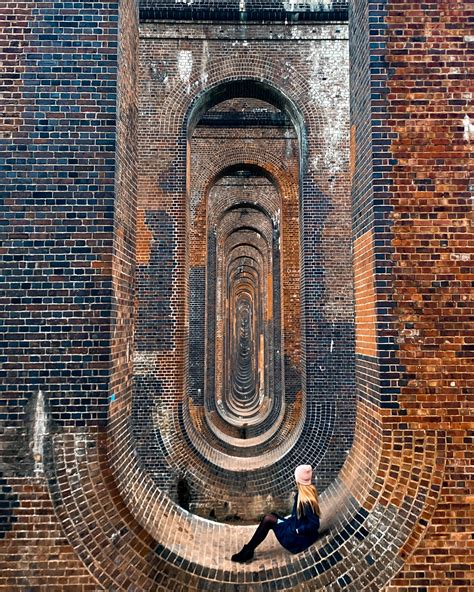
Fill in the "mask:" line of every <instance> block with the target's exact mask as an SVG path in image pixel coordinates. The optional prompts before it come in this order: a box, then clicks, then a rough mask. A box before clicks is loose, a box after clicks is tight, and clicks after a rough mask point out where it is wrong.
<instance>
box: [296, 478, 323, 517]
mask: <svg viewBox="0 0 474 592" xmlns="http://www.w3.org/2000/svg"><path fill="white" fill-rule="evenodd" d="M296 485H297V487H298V505H297V507H296V512H297V514H298V518H301V516H302V515H303V514H304V513H305V512H304V506H305V504H308V505H309V506H311V508H312V509H313V512H314V513H315V514H316V515H317V516H319V515H320V510H319V501H318V491H317V489H316V487H315V486H314V485H301V483H296Z"/></svg>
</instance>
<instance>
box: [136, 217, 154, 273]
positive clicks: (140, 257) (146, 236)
mask: <svg viewBox="0 0 474 592" xmlns="http://www.w3.org/2000/svg"><path fill="white" fill-rule="evenodd" d="M151 239H152V234H151V232H150V231H149V230H148V227H147V225H146V224H145V212H144V210H138V211H137V263H138V264H142V265H143V264H147V263H148V261H149V260H150V252H151Z"/></svg>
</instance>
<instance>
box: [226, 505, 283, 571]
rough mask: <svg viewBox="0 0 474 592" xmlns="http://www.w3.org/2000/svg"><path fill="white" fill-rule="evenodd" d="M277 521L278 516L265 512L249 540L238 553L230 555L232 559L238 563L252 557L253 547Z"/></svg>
mask: <svg viewBox="0 0 474 592" xmlns="http://www.w3.org/2000/svg"><path fill="white" fill-rule="evenodd" d="M277 522H278V516H275V514H265V516H264V517H263V518H262V520H261V521H260V524H259V525H258V527H257V530H256V531H255V533H254V535H253V537H252V538H251V539H250V541H249V542H248V543H247V544H246V545H244V546H243V548H242V549H241V550H240V551H239V552H238V553H236V554H235V555H232V557H231V559H232V561H238V562H239V563H244V562H245V561H250V559H252V558H253V553H254V551H255V549H256V548H257V547H258V545H260V543H261V542H262V541H263V540H264V539H265V537H266V536H267V534H268V533H269V532H270V530H273V529H274V528H275V525H276V524H277Z"/></svg>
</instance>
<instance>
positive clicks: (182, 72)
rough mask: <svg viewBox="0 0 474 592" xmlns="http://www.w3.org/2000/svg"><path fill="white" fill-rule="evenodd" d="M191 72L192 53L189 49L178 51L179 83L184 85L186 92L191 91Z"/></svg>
mask: <svg viewBox="0 0 474 592" xmlns="http://www.w3.org/2000/svg"><path fill="white" fill-rule="evenodd" d="M192 70H193V52H192V51H190V50H189V49H182V50H180V51H178V74H179V78H180V80H181V82H182V83H183V84H185V85H186V92H187V93H189V91H190V90H191V84H190V79H191V72H192Z"/></svg>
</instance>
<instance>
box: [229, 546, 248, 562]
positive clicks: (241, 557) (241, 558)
mask: <svg viewBox="0 0 474 592" xmlns="http://www.w3.org/2000/svg"><path fill="white" fill-rule="evenodd" d="M230 559H231V561H236V562H237V563H245V562H246V561H250V560H251V559H253V549H252V547H249V546H248V545H244V546H243V547H242V549H241V550H240V551H239V552H238V553H235V554H234V555H232V557H231V558H230Z"/></svg>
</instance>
